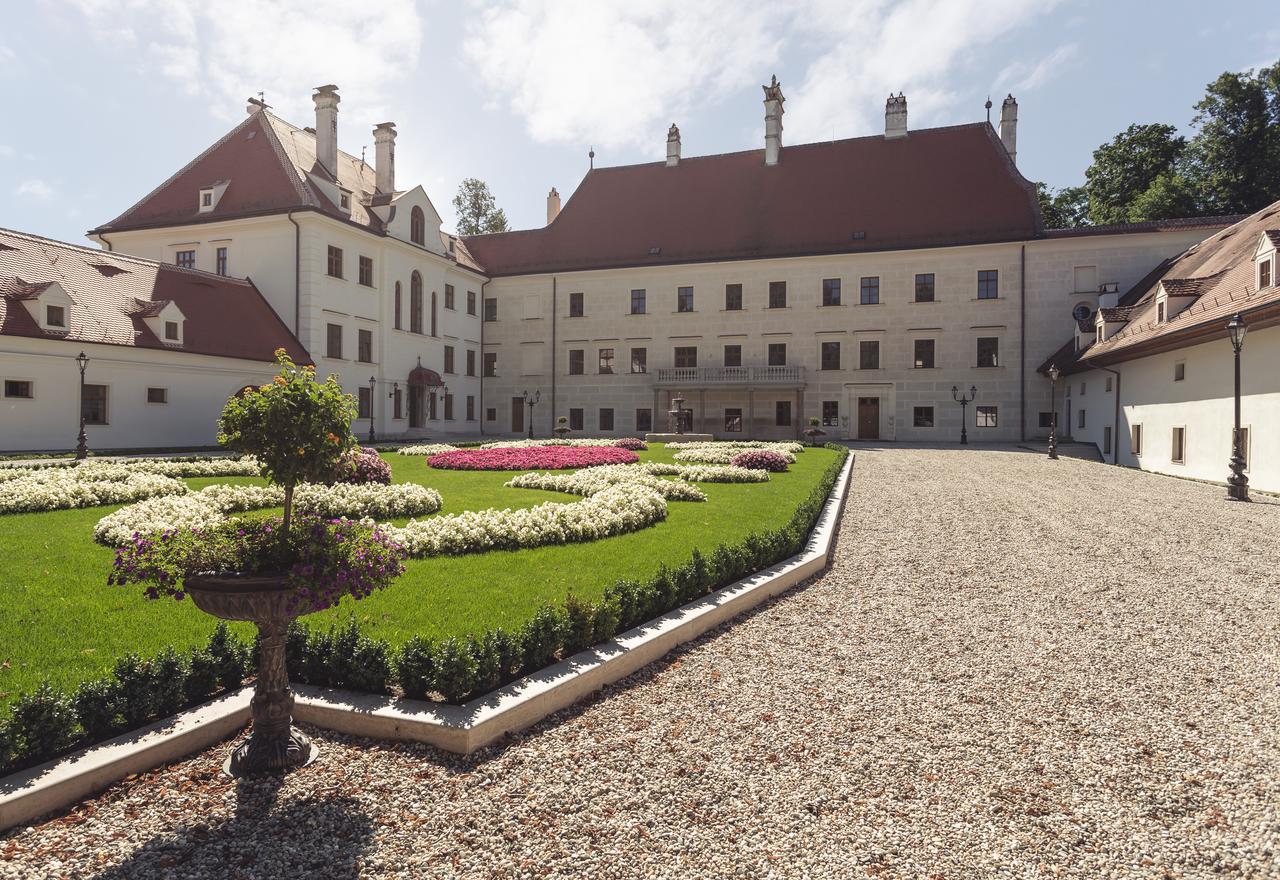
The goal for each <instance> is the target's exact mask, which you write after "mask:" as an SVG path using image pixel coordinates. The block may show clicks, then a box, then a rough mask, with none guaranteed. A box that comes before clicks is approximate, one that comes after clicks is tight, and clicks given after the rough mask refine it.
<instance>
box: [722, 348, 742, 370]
mask: <svg viewBox="0 0 1280 880" xmlns="http://www.w3.org/2000/svg"><path fill="white" fill-rule="evenodd" d="M724 365H725V366H726V367H740V366H742V346H741V345H726V346H725V347H724Z"/></svg>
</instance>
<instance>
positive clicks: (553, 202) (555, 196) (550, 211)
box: [547, 186, 560, 226]
mask: <svg viewBox="0 0 1280 880" xmlns="http://www.w3.org/2000/svg"><path fill="white" fill-rule="evenodd" d="M559 216H560V193H558V192H556V188H555V187H554V186H553V187H551V192H549V193H547V225H548V226H550V225H551V221H552V220H554V219H556V218H557V217H559Z"/></svg>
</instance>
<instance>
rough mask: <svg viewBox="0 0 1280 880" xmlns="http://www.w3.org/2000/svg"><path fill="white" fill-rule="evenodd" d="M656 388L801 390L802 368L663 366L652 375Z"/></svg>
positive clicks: (802, 380) (802, 381)
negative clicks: (768, 388)
mask: <svg viewBox="0 0 1280 880" xmlns="http://www.w3.org/2000/svg"><path fill="white" fill-rule="evenodd" d="M654 384H655V385H657V386H658V387H659V388H675V387H679V388H692V389H696V388H717V387H718V388H726V387H737V388H754V387H758V386H769V387H772V388H803V387H804V367H790V366H788V367H664V368H661V369H659V370H657V371H656V372H655V376H654Z"/></svg>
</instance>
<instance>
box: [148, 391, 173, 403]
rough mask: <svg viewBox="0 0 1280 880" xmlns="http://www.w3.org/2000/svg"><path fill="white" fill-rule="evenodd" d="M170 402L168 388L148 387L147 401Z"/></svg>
mask: <svg viewBox="0 0 1280 880" xmlns="http://www.w3.org/2000/svg"><path fill="white" fill-rule="evenodd" d="M168 402H169V389H168V388H148V389H147V403H157V404H160V403H168Z"/></svg>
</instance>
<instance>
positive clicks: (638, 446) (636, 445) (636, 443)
mask: <svg viewBox="0 0 1280 880" xmlns="http://www.w3.org/2000/svg"><path fill="white" fill-rule="evenodd" d="M613 445H614V446H617V447H618V448H619V449H630V450H631V451H632V452H643V451H644V450H646V449H648V448H649V444H648V443H645V442H644V441H643V440H641V439H640V438H639V437H623V438H622V439H621V440H614V441H613Z"/></svg>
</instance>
